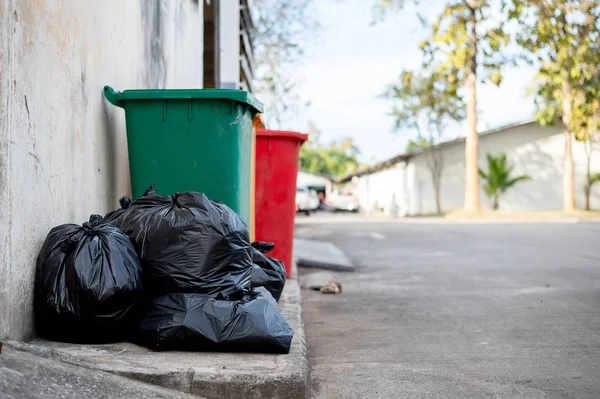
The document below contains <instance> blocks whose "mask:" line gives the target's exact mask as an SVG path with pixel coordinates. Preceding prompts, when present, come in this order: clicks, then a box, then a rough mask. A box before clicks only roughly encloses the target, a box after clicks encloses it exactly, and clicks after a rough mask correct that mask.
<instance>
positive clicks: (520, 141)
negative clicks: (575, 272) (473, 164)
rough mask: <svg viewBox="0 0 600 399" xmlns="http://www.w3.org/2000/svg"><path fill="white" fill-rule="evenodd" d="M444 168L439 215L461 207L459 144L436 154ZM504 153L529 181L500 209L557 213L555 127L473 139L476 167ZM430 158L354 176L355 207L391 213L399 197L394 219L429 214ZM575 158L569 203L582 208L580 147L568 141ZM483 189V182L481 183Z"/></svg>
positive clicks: (559, 152) (598, 198)
mask: <svg viewBox="0 0 600 399" xmlns="http://www.w3.org/2000/svg"><path fill="white" fill-rule="evenodd" d="M441 151H442V155H443V160H444V161H443V162H444V168H443V172H442V186H441V202H442V211H449V210H453V209H460V208H462V207H463V204H464V184H465V183H464V174H465V162H464V159H465V155H464V142H457V143H455V144H451V145H448V146H445V147H443V148H442V149H441ZM500 152H504V153H506V155H507V158H508V162H509V164H511V165H514V166H515V169H514V173H515V174H524V173H525V174H528V175H529V176H531V178H532V180H530V181H523V182H520V183H518V184H517V185H515V186H514V187H513V188H512V189H510V190H509V191H507V192H506V193H505V194H504V195H503V196H502V197H501V198H500V209H502V210H508V211H513V210H514V211H525V210H546V209H547V210H552V209H561V208H562V200H563V189H562V187H563V185H562V184H563V182H562V178H563V166H562V165H563V152H564V138H563V135H562V133H561V128H560V127H559V126H550V127H541V126H539V125H538V124H536V123H529V124H524V125H521V126H516V127H512V128H508V129H506V130H503V131H501V132H497V133H492V134H489V135H483V136H481V137H480V139H479V165H480V167H482V168H484V169H485V168H487V161H486V154H487V153H491V154H497V153H500ZM429 157H430V154H429V153H427V152H425V153H423V154H419V155H416V156H414V157H412V158H410V160H409V161H408V165H406V166H405V167H403V169H402V170H403V173H400V169H398V166H399V165H401V164H399V165H398V166H397V167H395V168H391V169H385V170H382V171H379V172H376V173H373V174H370V175H366V176H362V177H360V180H359V183H358V188H359V189H358V191H359V198H360V202H361V206H362V208H363V209H365V210H369V209H371V207H372V206H373V205H374V203H375V202H377V203H378V204H379V205H380V206H381V205H382V207H383V209H384V213H386V214H390V213H392V212H391V199H392V198H399V199H401V201H400V202H399V203H398V208H399V214H400V215H402V214H403V213H404V211H403V210H406V213H407V214H410V215H418V214H428V213H434V212H435V211H436V207H435V197H434V190H433V184H432V180H431V173H430V172H429V169H428V167H427V164H428V161H429ZM573 157H574V159H575V200H576V204H577V207H579V208H583V207H584V204H585V199H584V198H585V197H584V194H583V185H584V182H585V167H586V157H585V152H584V147H583V144H582V143H579V142H576V141H574V142H573ZM592 171H596V172H597V171H600V148H596V149H595V152H594V154H593V157H592ZM481 185H483V181H481ZM481 205H482V208H484V209H486V208H491V207H492V202H491V200H490V199H489V198H487V197H486V196H485V194H484V193H483V190H481ZM591 206H592V209H600V186H598V185H596V186H595V187H594V189H593V192H592V196H591Z"/></svg>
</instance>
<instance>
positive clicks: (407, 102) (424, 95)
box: [388, 71, 464, 213]
mask: <svg viewBox="0 0 600 399" xmlns="http://www.w3.org/2000/svg"><path fill="white" fill-rule="evenodd" d="M388 97H389V98H390V99H391V100H392V101H394V108H393V111H392V115H393V116H394V117H395V120H396V124H395V125H396V129H402V128H408V129H412V130H415V131H416V132H417V139H416V140H415V141H412V140H411V141H410V142H409V145H408V146H407V151H410V149H409V148H410V147H411V145H412V147H413V148H414V149H416V148H428V149H427V154H428V158H427V168H428V169H429V172H430V174H431V182H432V184H433V192H434V196H435V205H436V209H437V212H438V213H441V212H442V206H441V178H442V171H443V168H444V156H443V152H442V150H440V148H438V147H437V145H438V144H440V142H441V140H442V134H443V130H444V128H445V125H446V124H447V123H448V122H449V121H460V120H462V119H464V103H463V101H462V98H461V97H460V96H458V95H457V93H456V88H455V87H454V85H452V84H449V83H448V81H447V80H446V77H445V76H443V75H440V74H438V73H437V72H430V73H428V71H425V72H423V73H421V74H415V73H413V72H409V71H405V72H402V74H401V75H400V80H399V83H398V84H396V85H392V86H391V87H390V88H389V89H388Z"/></svg>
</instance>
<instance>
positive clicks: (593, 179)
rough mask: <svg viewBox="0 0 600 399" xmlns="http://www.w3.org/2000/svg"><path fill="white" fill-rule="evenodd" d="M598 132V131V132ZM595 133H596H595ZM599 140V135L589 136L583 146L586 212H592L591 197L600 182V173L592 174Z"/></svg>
mask: <svg viewBox="0 0 600 399" xmlns="http://www.w3.org/2000/svg"><path fill="white" fill-rule="evenodd" d="M596 131H597V130H596ZM594 133H595V132H594ZM598 139H599V135H598V134H597V133H596V134H587V135H586V137H585V138H584V140H583V145H584V149H585V157H586V162H585V166H586V168H585V182H584V183H583V194H584V196H585V210H586V211H589V210H590V208H591V207H590V197H591V195H592V186H593V185H594V184H596V183H597V182H598V181H600V173H594V174H593V173H592V153H593V151H594V146H595V144H596V142H597V141H598Z"/></svg>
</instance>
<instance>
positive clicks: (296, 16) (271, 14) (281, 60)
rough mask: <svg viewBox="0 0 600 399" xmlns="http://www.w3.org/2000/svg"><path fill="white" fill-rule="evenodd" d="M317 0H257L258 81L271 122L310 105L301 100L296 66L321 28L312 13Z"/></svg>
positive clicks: (254, 11)
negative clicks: (314, 1)
mask: <svg viewBox="0 0 600 399" xmlns="http://www.w3.org/2000/svg"><path fill="white" fill-rule="evenodd" d="M312 2H313V0H294V1H279V0H255V1H254V4H253V6H252V14H253V15H254V32H253V34H252V43H253V45H254V55H255V59H256V70H255V85H256V89H255V92H257V93H258V94H259V95H260V98H261V99H262V100H263V101H264V102H265V105H266V107H265V108H266V109H267V112H266V113H265V119H266V121H267V126H271V125H272V124H273V125H275V127H276V128H281V125H282V123H283V121H284V120H285V119H286V118H287V117H289V116H290V115H293V114H295V113H297V112H298V111H299V110H300V109H301V108H302V107H304V106H306V105H308V103H304V102H302V101H301V99H300V97H299V95H298V93H297V89H298V86H299V84H300V82H299V80H298V79H297V77H296V74H295V73H294V72H295V67H296V66H297V65H298V64H299V63H301V62H302V58H303V56H304V49H305V48H306V46H307V45H308V44H309V43H310V42H311V40H312V38H313V37H314V35H315V33H316V32H317V31H318V30H319V24H318V22H317V21H316V20H315V19H314V18H313V17H312V16H311V15H310V13H309V8H310V6H311V4H312Z"/></svg>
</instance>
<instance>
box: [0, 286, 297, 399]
mask: <svg viewBox="0 0 600 399" xmlns="http://www.w3.org/2000/svg"><path fill="white" fill-rule="evenodd" d="M279 305H280V308H281V311H282V312H283V315H284V316H285V317H286V319H287V321H288V323H290V325H291V326H292V328H293V329H294V338H293V340H292V346H291V349H290V353H289V354H287V355H267V354H246V353H205V352H202V353H195V352H152V351H149V350H147V349H145V348H141V347H139V346H136V345H133V344H129V343H119V344H107V345H74V344H65V343H59V342H50V341H45V340H34V341H32V342H27V343H26V342H16V341H8V342H5V344H7V345H8V346H11V347H13V348H15V349H17V350H24V351H28V352H31V353H34V354H36V355H39V356H43V357H47V358H53V359H56V360H60V361H62V362H65V363H70V364H74V365H77V366H81V367H85V368H89V369H96V370H101V371H105V372H109V373H113V374H117V375H120V376H123V377H128V378H132V379H135V380H139V381H143V382H146V383H150V384H154V385H159V386H162V387H165V388H170V389H175V390H177V391H181V392H185V393H191V394H194V395H198V396H200V397H204V398H219V399H220V398H228V397H232V398H252V399H254V398H257V399H258V398H303V399H304V398H307V397H308V395H309V367H308V359H307V350H306V341H305V338H304V321H303V319H302V298H301V290H300V285H299V284H298V280H296V279H289V280H288V281H287V282H286V285H285V288H284V291H283V294H282V296H281V299H280V301H279Z"/></svg>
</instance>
